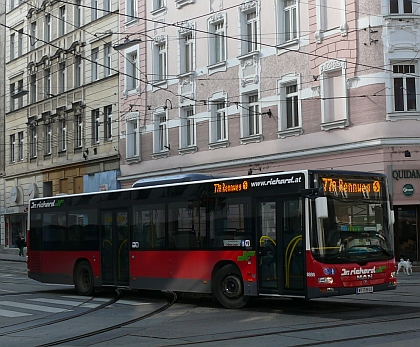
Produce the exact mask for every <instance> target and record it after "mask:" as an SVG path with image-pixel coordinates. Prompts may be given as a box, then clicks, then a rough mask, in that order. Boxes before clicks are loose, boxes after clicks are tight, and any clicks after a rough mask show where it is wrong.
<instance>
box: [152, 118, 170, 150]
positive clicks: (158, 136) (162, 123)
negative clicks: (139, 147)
mask: <svg viewBox="0 0 420 347" xmlns="http://www.w3.org/2000/svg"><path fill="white" fill-rule="evenodd" d="M154 120H155V121H154V125H155V126H154V132H153V152H154V153H159V152H167V151H168V150H169V148H168V147H169V146H168V130H167V119H166V113H162V114H157V115H155V116H154Z"/></svg>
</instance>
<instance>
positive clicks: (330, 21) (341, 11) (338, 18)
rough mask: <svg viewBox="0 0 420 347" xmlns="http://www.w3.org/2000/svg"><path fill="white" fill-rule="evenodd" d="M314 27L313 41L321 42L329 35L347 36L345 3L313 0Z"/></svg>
mask: <svg viewBox="0 0 420 347" xmlns="http://www.w3.org/2000/svg"><path fill="white" fill-rule="evenodd" d="M315 7H316V25H317V30H316V32H315V39H316V41H317V42H318V43H320V42H322V39H323V37H325V36H326V35H329V34H331V35H332V34H335V33H336V32H337V30H338V32H340V33H341V36H346V35H347V26H346V1H345V0H315Z"/></svg>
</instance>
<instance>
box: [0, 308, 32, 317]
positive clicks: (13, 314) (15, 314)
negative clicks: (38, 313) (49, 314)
mask: <svg viewBox="0 0 420 347" xmlns="http://www.w3.org/2000/svg"><path fill="white" fill-rule="evenodd" d="M0 316H3V317H9V318H16V317H25V316H32V314H29V313H23V312H16V311H9V310H2V309H1V308H0Z"/></svg>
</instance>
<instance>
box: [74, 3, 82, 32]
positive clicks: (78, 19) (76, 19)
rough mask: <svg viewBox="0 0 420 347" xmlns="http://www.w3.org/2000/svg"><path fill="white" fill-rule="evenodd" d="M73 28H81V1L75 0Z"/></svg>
mask: <svg viewBox="0 0 420 347" xmlns="http://www.w3.org/2000/svg"><path fill="white" fill-rule="evenodd" d="M74 26H75V27H76V28H80V27H81V26H82V0H76V7H75V10H74Z"/></svg>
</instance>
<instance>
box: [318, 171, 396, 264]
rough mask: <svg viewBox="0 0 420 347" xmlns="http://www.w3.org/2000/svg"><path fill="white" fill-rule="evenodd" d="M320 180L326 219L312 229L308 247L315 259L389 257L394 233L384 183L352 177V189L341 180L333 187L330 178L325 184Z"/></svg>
mask: <svg viewBox="0 0 420 347" xmlns="http://www.w3.org/2000/svg"><path fill="white" fill-rule="evenodd" d="M323 180H324V191H325V195H326V196H327V201H328V218H326V219H319V220H318V221H317V228H313V229H314V230H316V232H315V233H313V234H312V237H311V239H312V245H311V250H312V254H313V256H314V257H315V259H317V260H319V261H321V262H325V263H350V262H356V263H360V264H361V263H366V262H368V261H378V260H389V259H392V258H393V257H394V255H393V235H392V226H391V224H390V222H389V220H388V205H387V200H386V199H385V197H386V189H385V184H384V182H383V181H367V180H366V179H365V180H364V181H363V183H360V182H357V183H355V182H354V181H355V180H351V182H352V183H351V184H352V185H353V186H352V187H353V188H354V190H353V191H349V186H346V184H347V183H346V181H344V180H341V182H340V183H339V181H337V185H336V186H335V188H334V187H333V188H330V187H328V184H333V183H332V181H330V182H328V183H327V185H326V184H325V179H323ZM348 181H349V179H347V182H348ZM340 184H341V186H340ZM356 185H359V186H358V187H359V188H358V189H359V190H357V188H356V187H357V186H356ZM374 186H375V187H376V188H375V189H373V187H374ZM360 187H362V188H360ZM374 190H377V191H374Z"/></svg>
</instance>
